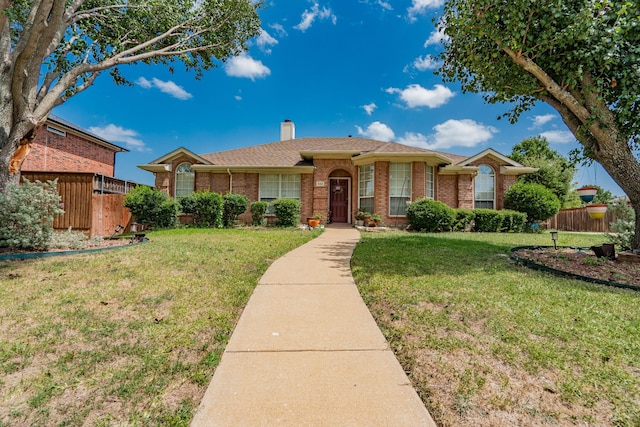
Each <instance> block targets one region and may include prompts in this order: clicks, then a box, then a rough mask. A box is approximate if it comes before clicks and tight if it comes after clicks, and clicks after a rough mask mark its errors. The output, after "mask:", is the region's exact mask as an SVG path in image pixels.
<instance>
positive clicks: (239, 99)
mask: <svg viewBox="0 0 640 427" xmlns="http://www.w3.org/2000/svg"><path fill="white" fill-rule="evenodd" d="M233 99H235V100H236V101H242V97H241V96H240V95H236V96H234V97H233Z"/></svg>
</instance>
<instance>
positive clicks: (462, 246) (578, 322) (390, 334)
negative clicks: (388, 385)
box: [352, 233, 640, 426]
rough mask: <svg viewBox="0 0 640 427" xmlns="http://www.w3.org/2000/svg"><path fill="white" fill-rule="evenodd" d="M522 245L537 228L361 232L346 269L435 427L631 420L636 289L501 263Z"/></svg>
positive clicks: (576, 238)
mask: <svg viewBox="0 0 640 427" xmlns="http://www.w3.org/2000/svg"><path fill="white" fill-rule="evenodd" d="M604 240H605V238H604V237H603V236H600V235H577V234H569V233H560V240H559V242H558V243H559V244H560V245H567V246H569V245H571V246H590V245H593V244H599V243H603V242H604ZM534 244H537V245H550V244H551V240H550V237H549V235H548V233H543V234H492V233H488V234H487V233H485V234H480V233H442V234H417V233H411V234H407V233H379V234H377V233H363V235H362V240H361V241H360V243H359V244H358V245H357V247H356V250H355V252H354V257H353V259H352V271H353V274H354V278H355V280H356V282H357V284H358V286H359V289H360V292H361V293H362V295H363V298H364V300H365V302H366V303H367V305H368V306H369V308H370V310H371V312H372V314H373V315H374V317H375V318H376V320H377V322H378V324H379V326H380V327H381V329H382V331H383V333H384V334H385V336H386V337H387V339H388V340H389V342H390V345H391V347H392V348H393V350H394V351H395V352H396V355H397V356H398V359H399V360H400V362H401V364H402V365H403V366H404V368H405V369H406V371H407V372H408V374H409V376H410V378H411V380H412V382H413V384H414V386H415V387H416V388H417V390H418V392H419V394H420V396H421V397H422V399H423V400H424V402H425V404H426V405H427V407H428V409H429V410H430V412H431V413H432V415H433V417H434V419H435V421H436V423H438V425H441V426H482V425H486V426H489V425H491V426H494V425H545V424H551V425H598V426H607V425H612V426H613V425H616V426H638V425H640V293H639V292H634V291H629V290H621V289H616V288H611V287H606V286H602V285H593V284H588V283H584V282H581V281H576V280H568V279H562V278H559V277H557V276H553V275H550V274H548V273H542V272H537V271H533V270H530V269H527V268H526V267H522V266H518V265H515V264H514V263H512V262H511V261H510V260H509V258H508V257H507V256H506V255H507V254H508V252H509V249H510V248H511V247H514V246H520V245H534Z"/></svg>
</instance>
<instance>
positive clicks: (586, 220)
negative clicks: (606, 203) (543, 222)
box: [547, 208, 617, 233]
mask: <svg viewBox="0 0 640 427" xmlns="http://www.w3.org/2000/svg"><path fill="white" fill-rule="evenodd" d="M616 219H617V218H616V217H615V215H613V213H611V211H607V213H606V214H605V216H604V218H602V219H593V218H591V217H590V216H589V213H588V212H587V209H586V208H573V209H562V210H561V211H560V212H558V214H557V215H556V216H554V217H553V218H551V219H550V220H548V221H547V228H549V229H552V228H554V229H556V230H561V231H591V232H597V233H607V232H609V231H610V229H609V224H610V223H612V222H616Z"/></svg>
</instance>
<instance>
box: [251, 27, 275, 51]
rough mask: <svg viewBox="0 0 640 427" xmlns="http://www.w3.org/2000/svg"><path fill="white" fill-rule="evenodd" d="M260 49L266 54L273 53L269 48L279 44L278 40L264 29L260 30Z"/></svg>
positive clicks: (258, 40) (258, 41)
mask: <svg viewBox="0 0 640 427" xmlns="http://www.w3.org/2000/svg"><path fill="white" fill-rule="evenodd" d="M256 43H257V44H258V47H259V48H260V50H262V51H263V52H265V53H271V49H270V48H269V46H273V45H276V44H278V40H276V39H274V38H273V37H272V36H271V34H269V33H267V32H266V31H265V30H264V29H262V28H261V29H260V35H259V36H258V39H257V40H256Z"/></svg>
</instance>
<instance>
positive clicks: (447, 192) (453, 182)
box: [436, 175, 458, 208]
mask: <svg viewBox="0 0 640 427" xmlns="http://www.w3.org/2000/svg"><path fill="white" fill-rule="evenodd" d="M436 200H439V201H441V202H442V203H444V204H446V205H448V206H451V207H452V208H457V207H458V175H438V188H437V191H436Z"/></svg>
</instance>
